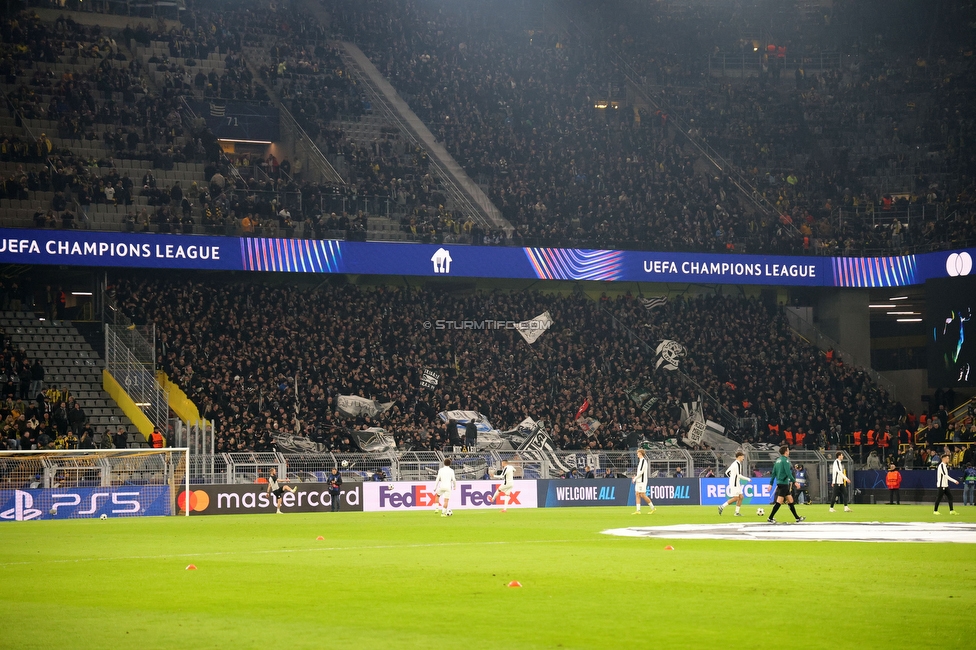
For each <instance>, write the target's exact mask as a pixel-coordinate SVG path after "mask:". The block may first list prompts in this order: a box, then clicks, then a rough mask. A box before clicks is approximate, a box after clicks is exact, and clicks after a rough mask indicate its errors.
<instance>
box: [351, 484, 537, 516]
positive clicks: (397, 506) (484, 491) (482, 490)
mask: <svg viewBox="0 0 976 650" xmlns="http://www.w3.org/2000/svg"><path fill="white" fill-rule="evenodd" d="M536 484H537V481H515V487H513V488H512V491H511V492H510V502H509V504H508V507H509V508H537V507H539V500H538V496H537V490H536V487H537V486H536ZM499 485H500V483H499V482H498V481H458V482H457V485H456V487H455V488H454V490H453V491H452V492H451V501H450V503H449V506H450V508H451V510H478V509H484V508H492V507H499V506H501V504H502V503H503V501H502V498H501V497H499V498H498V499H496V500H495V501H494V502H492V501H491V497H492V495H493V494H494V493H495V490H497V489H498V486H499ZM436 503H437V496H436V495H435V494H434V482H433V481H423V482H415V481H409V482H404V481H400V482H395V483H364V484H363V510H365V511H366V512H390V511H400V512H404V511H409V510H414V509H425V508H433V507H434V505H435V504H436Z"/></svg>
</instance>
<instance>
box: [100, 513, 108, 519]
mask: <svg viewBox="0 0 976 650" xmlns="http://www.w3.org/2000/svg"><path fill="white" fill-rule="evenodd" d="M99 519H108V515H107V514H105V513H104V512H103V513H102V514H101V516H99Z"/></svg>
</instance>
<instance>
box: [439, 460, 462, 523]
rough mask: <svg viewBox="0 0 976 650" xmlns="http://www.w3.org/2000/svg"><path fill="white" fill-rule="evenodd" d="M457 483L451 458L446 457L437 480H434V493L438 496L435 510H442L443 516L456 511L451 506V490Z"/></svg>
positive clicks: (448, 515)
mask: <svg viewBox="0 0 976 650" xmlns="http://www.w3.org/2000/svg"><path fill="white" fill-rule="evenodd" d="M456 485H457V481H456V480H455V478H454V470H453V469H452V468H451V459H450V458H445V459H444V466H443V467H441V468H440V469H439V470H437V480H436V481H435V482H434V494H435V495H436V497H437V505H435V506H434V511H435V512H440V513H441V517H450V516H451V515H453V514H454V513H453V512H451V509H450V507H449V505H450V502H451V492H452V491H453V490H454V488H455V487H456Z"/></svg>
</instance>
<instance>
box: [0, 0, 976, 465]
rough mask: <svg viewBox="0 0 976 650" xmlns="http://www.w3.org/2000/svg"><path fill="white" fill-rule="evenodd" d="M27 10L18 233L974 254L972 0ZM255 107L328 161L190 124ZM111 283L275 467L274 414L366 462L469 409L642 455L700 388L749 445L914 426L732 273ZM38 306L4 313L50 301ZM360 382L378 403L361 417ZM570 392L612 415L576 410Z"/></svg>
mask: <svg viewBox="0 0 976 650" xmlns="http://www.w3.org/2000/svg"><path fill="white" fill-rule="evenodd" d="M30 4H31V6H30V7H29V8H28V9H26V10H23V11H19V12H17V13H14V14H7V15H5V16H4V18H3V21H2V24H0V36H2V39H0V41H2V42H0V80H2V84H0V87H2V90H3V94H4V105H3V106H2V108H0V226H3V227H11V228H13V227H17V228H55V229H59V228H64V229H90V230H106V231H124V232H125V231H127V232H135V233H143V232H145V233H183V234H194V233H195V234H204V233H206V234H219V235H243V236H245V237H248V236H278V237H288V238H303V239H324V238H330V239H350V240H357V239H370V240H376V239H390V240H397V241H415V242H426V243H442V242H450V243H465V244H492V245H499V246H523V245H545V246H568V247H583V248H586V247H593V248H615V249H635V248H636V249H642V250H656V251H695V252H720V253H732V252H735V253H741V252H749V253H772V254H806V255H811V256H815V255H824V254H864V253H868V254H871V253H879V252H883V253H885V254H902V253H920V252H925V251H933V250H948V249H953V248H964V247H966V246H972V245H973V242H974V241H976V211H974V190H976V188H974V172H976V159H974V157H973V156H974V154H973V148H972V146H971V142H972V139H973V136H974V135H976V133H974V130H976V121H974V120H973V116H972V106H973V100H974V99H976V98H974V96H973V93H974V92H976V90H974V89H976V83H974V81H976V79H974V76H976V68H974V64H973V56H972V54H973V52H972V43H971V42H970V41H969V40H967V38H968V35H969V34H970V31H968V30H967V28H966V27H965V26H966V25H968V24H971V22H972V20H973V19H974V17H976V14H974V6H973V3H972V2H961V3H951V4H950V5H947V6H945V7H944V8H943V11H942V12H941V13H940V14H938V15H936V16H935V17H934V18H932V20H936V21H938V23H939V26H940V34H941V35H942V38H940V39H939V40H937V41H932V40H931V39H928V38H925V37H924V35H920V34H917V33H914V32H912V30H910V29H909V28H908V27H906V26H905V25H904V24H902V23H901V22H899V21H898V20H896V19H895V18H894V17H893V18H891V19H890V20H889V19H884V18H881V19H878V20H877V21H876V22H875V23H874V24H873V25H872V29H871V30H869V32H870V33H869V34H867V33H865V32H864V31H863V30H859V29H855V28H853V27H852V25H855V24H859V21H860V20H861V18H862V16H863V14H864V12H865V11H866V9H865V7H864V6H863V5H865V4H872V5H878V4H879V3H859V2H853V1H851V0H847V1H835V2H833V3H832V5H831V7H830V8H829V9H828V10H824V9H823V6H822V5H821V4H820V3H814V2H811V3H804V2H793V3H783V4H782V7H781V8H780V9H778V10H776V11H774V12H773V13H772V15H770V13H769V12H768V9H769V4H770V3H764V2H754V3H739V4H736V5H735V7H736V8H735V9H733V4H732V3H727V4H726V3H708V2H703V3H697V2H688V3H681V2H674V3H650V4H647V5H640V6H638V5H631V4H628V3H619V5H620V6H618V7H615V11H614V12H610V11H602V12H601V13H599V15H594V14H591V8H590V7H588V6H587V5H586V4H585V3H572V2H567V3H564V4H562V5H559V6H558V7H557V8H556V10H554V11H551V12H549V13H546V14H545V15H543V14H540V13H538V12H536V11H533V10H529V9H526V7H525V5H524V3H520V2H514V1H509V0H497V1H496V0H493V1H488V2H451V3H424V2H411V1H407V0H365V1H363V0H358V1H356V2H348V1H346V0H334V1H331V0H326V1H325V2H316V1H314V0H312V1H309V2H297V1H295V0H292V1H289V2H276V3H268V2H261V1H256V0H245V1H244V2H224V1H223V0H218V1H216V2H188V3H186V6H185V8H184V9H183V10H181V11H180V12H179V13H178V19H179V20H178V21H177V20H171V19H169V18H170V17H165V16H151V17H150V16H146V17H139V16H132V15H128V13H127V12H128V11H129V10H130V9H127V7H128V5H127V4H125V3H113V2H109V3H105V4H104V5H102V4H98V3H86V4H85V5H84V7H83V9H84V12H83V13H77V12H73V11H69V10H72V9H81V8H82V5H81V3H74V2H72V1H71V0H69V1H68V2H67V3H66V4H64V3H62V4H57V3H51V4H47V3H43V2H41V3H30ZM604 4H605V3H604ZM73 5H77V6H73ZM740 5H745V6H740ZM604 9H606V7H604ZM99 10H104V11H105V19H104V20H103V21H99V20H98V19H97V17H96V18H95V19H92V15H91V12H92V11H96V12H97V11H99ZM882 13H883V12H882ZM608 15H617V16H618V19H616V20H612V21H611V20H607V19H606V18H605V17H606V16H608ZM83 18H84V20H83ZM110 18H111V19H113V20H109V19H110ZM99 22H104V23H105V25H111V26H104V25H101V26H100V25H98V23H99ZM801 35H802V36H801ZM352 46H355V48H358V50H361V51H362V52H363V53H364V54H365V55H366V56H367V57H368V59H369V61H370V63H371V64H372V65H373V66H375V69H376V71H378V73H379V74H380V75H382V77H383V78H384V79H385V80H387V81H388V82H389V84H390V85H391V86H392V88H393V89H394V90H395V91H396V93H398V95H399V96H400V97H401V98H402V99H403V100H404V101H405V102H406V104H407V105H409V107H410V109H411V110H412V111H413V113H414V114H415V115H416V117H417V118H419V119H420V120H421V121H422V122H423V124H424V125H425V127H426V128H427V129H428V130H429V132H430V134H431V135H432V137H433V139H434V141H435V142H436V144H437V145H439V146H442V147H443V148H444V149H445V150H446V151H447V153H448V154H449V155H450V156H451V157H452V158H453V159H454V160H456V161H457V164H458V165H459V170H458V174H460V175H463V176H464V177H466V178H467V182H469V183H471V184H472V185H475V186H477V187H478V188H480V190H481V191H482V192H483V194H484V196H485V197H487V200H489V201H490V202H491V204H492V206H493V207H494V209H493V210H483V209H478V208H477V206H474V207H472V203H466V202H464V201H462V200H460V199H459V198H458V197H459V195H458V194H457V193H456V188H457V186H458V184H459V181H458V175H457V174H454V173H451V174H448V173H446V172H445V167H444V166H443V165H441V164H440V163H438V162H437V160H435V158H436V155H435V153H434V152H433V149H432V148H430V147H428V146H426V145H427V144H429V142H425V141H423V138H418V137H417V135H416V132H415V131H410V130H409V129H405V128H404V127H403V124H402V123H399V122H397V120H396V119H392V118H391V116H390V114H389V112H384V111H380V110H379V107H378V106H376V104H375V96H374V95H373V94H371V93H372V91H371V90H368V87H369V88H371V87H372V83H373V82H372V81H371V80H370V79H369V75H368V71H367V70H366V67H368V66H366V67H364V66H363V65H354V63H353V60H352V59H351V58H350V57H351V56H352V54H351V53H352V52H353V51H354V50H353V49H352ZM238 104H240V105H248V106H273V107H274V108H276V109H277V110H279V111H280V112H281V114H282V116H283V117H282V123H283V124H284V123H285V122H286V121H287V122H288V124H294V125H295V127H294V128H295V131H296V132H297V133H299V134H300V136H299V137H297V139H298V140H301V139H302V138H306V139H307V140H309V141H310V142H311V143H312V144H314V147H313V151H312V153H311V154H310V153H308V150H302V151H303V153H299V149H298V148H297V147H298V145H295V148H294V149H293V151H294V152H295V153H294V156H293V158H294V159H293V160H291V159H289V158H287V157H283V156H281V157H280V159H279V157H276V156H274V155H270V154H269V155H266V154H268V150H267V149H265V150H263V151H261V152H257V150H253V151H252V150H251V149H248V148H246V147H241V148H240V149H238V150H235V149H233V148H232V147H227V146H226V143H222V142H221V139H220V138H219V137H218V135H217V134H215V133H214V132H213V129H212V128H211V127H210V126H208V124H210V123H209V122H208V121H207V119H205V118H206V116H205V115H203V114H200V113H199V110H200V107H201V106H203V107H206V108H205V110H206V111H209V113H210V116H211V117H213V116H214V115H218V116H219V115H223V114H224V113H223V111H226V110H230V107H231V106H234V105H238ZM285 116H287V117H285ZM460 184H461V185H463V183H460ZM112 276H113V277H112V280H111V283H110V284H111V291H112V294H113V297H114V300H116V301H117V304H118V306H119V308H120V309H122V310H123V311H124V312H125V313H126V314H127V315H128V317H129V318H131V319H132V320H133V322H134V323H135V324H136V325H137V326H139V327H154V328H155V332H156V334H157V339H156V341H157V350H156V355H157V358H156V361H157V363H158V367H159V368H160V369H162V370H164V371H165V372H166V373H167V374H168V376H169V378H170V379H171V380H172V381H173V382H174V383H175V384H177V385H178V386H179V387H180V388H182V389H183V391H184V392H185V393H186V394H187V395H188V396H190V398H191V399H192V400H194V401H195V403H196V404H197V406H198V407H199V409H200V413H201V415H202V416H203V417H205V418H207V419H208V420H212V421H214V422H215V424H216V427H215V428H216V431H217V432H218V438H217V443H216V450H217V451H218V452H231V451H242V450H255V451H270V450H273V449H274V446H275V442H274V438H275V435H276V434H277V433H279V432H282V431H288V432H294V433H298V434H300V435H302V436H305V437H307V438H309V439H310V440H312V441H313V442H315V443H317V444H320V445H323V448H325V449H331V450H337V451H350V450H352V449H353V448H354V446H355V441H354V440H352V439H350V437H349V436H348V431H349V430H350V429H362V428H367V427H375V426H380V427H382V428H384V429H386V430H388V431H390V432H392V434H393V435H394V436H395V439H396V443H397V445H398V446H399V447H400V448H401V449H413V450H439V449H443V448H444V447H446V446H448V445H451V444H453V443H454V441H452V440H450V439H449V437H448V434H447V430H446V427H445V423H444V422H443V420H442V419H441V418H440V417H439V414H441V413H444V412H447V411H451V410H465V411H475V412H478V413H480V414H483V415H484V416H485V417H486V418H487V420H488V421H490V422H491V423H492V424H493V426H494V427H495V428H497V429H499V430H505V429H512V428H514V427H516V426H517V425H518V424H519V423H520V422H521V421H522V420H523V419H524V418H526V417H531V418H534V419H535V420H536V421H543V422H545V423H546V426H547V429H548V431H549V433H550V435H551V436H552V439H553V442H554V443H555V445H557V446H559V447H561V448H564V449H623V448H628V447H633V446H634V443H635V440H640V439H644V440H648V441H661V442H663V441H665V440H669V439H676V440H680V439H681V437H682V428H683V422H684V419H683V413H682V407H683V405H687V404H688V403H691V402H694V401H695V400H697V399H699V398H700V397H702V396H703V395H707V396H708V398H709V399H710V400H711V403H710V404H709V409H710V411H711V415H710V416H711V417H715V418H718V419H719V420H722V421H723V422H724V423H725V424H726V425H728V428H729V433H730V434H734V436H735V437H736V438H737V439H738V440H739V441H740V442H750V443H761V442H768V443H773V444H779V443H781V442H783V441H786V440H789V441H790V442H793V443H795V444H798V445H800V446H808V447H810V448H821V449H823V448H830V447H836V446H838V445H849V444H851V442H852V440H853V438H852V436H853V433H854V432H855V431H857V432H864V434H865V436H866V435H867V432H868V431H870V432H871V433H872V441H874V440H877V443H878V444H880V442H881V441H882V440H885V441H886V442H885V444H886V445H888V444H890V445H892V446H896V445H897V442H899V441H901V442H905V443H907V442H914V438H913V437H912V436H911V432H912V431H914V429H915V427H916V425H917V424H918V420H917V419H915V416H914V414H913V413H909V412H908V410H907V409H905V408H904V407H903V406H901V405H900V404H899V403H897V402H896V401H894V400H892V399H891V398H890V397H889V395H888V394H887V393H886V391H885V390H884V389H883V388H882V387H880V386H879V385H878V384H877V383H876V382H875V380H874V378H872V375H870V374H869V373H868V372H867V371H866V369H863V368H858V367H856V366H855V365H854V364H851V363H849V362H845V360H844V359H843V358H842V357H840V356H835V355H825V354H824V352H823V351H822V350H820V349H819V348H818V347H816V346H815V345H813V344H810V343H808V342H806V341H804V340H802V339H800V338H799V337H798V336H797V335H796V333H795V332H794V331H792V329H791V327H790V325H789V323H788V322H787V320H786V317H785V315H784V314H783V313H782V311H781V310H780V309H779V308H778V307H777V306H776V304H775V301H774V302H773V303H772V304H770V302H769V301H763V300H760V299H758V298H757V297H754V296H753V297H746V296H744V295H740V294H738V293H735V292H733V291H727V292H725V293H723V292H722V291H716V292H713V293H712V295H694V294H689V295H688V296H679V295H675V296H671V297H670V299H669V300H666V301H661V302H657V303H655V304H653V305H652V306H648V303H646V302H645V301H643V300H642V298H644V296H642V295H640V293H639V292H635V293H633V294H630V293H628V294H626V295H614V296H613V297H606V296H603V297H601V296H599V295H596V296H594V295H593V293H592V292H590V293H587V292H586V291H582V290H579V291H575V292H572V291H570V292H566V291H563V292H562V293H558V294H549V293H544V292H539V291H535V290H528V291H519V292H514V293H513V292H509V291H506V290H503V289H501V288H498V289H487V290H474V289H472V288H464V289H456V288H455V289H452V288H444V287H436V286H428V287H423V286H417V287H411V286H409V283H407V284H406V285H404V284H401V283H396V284H395V286H394V285H392V284H391V285H390V286H376V287H370V286H360V285H357V284H355V283H352V282H344V281H341V280H337V281H334V282H332V281H330V282H325V283H322V284H315V285H308V286H306V285H300V284H299V285H293V284H287V283H285V284H271V283H268V282H262V281H251V280H248V281H242V280H240V279H239V278H234V279H229V278H218V277H196V276H189V275H177V276H160V275H154V276H151V277H150V276H145V277H143V276H139V275H131V274H119V273H113V274H112ZM22 290H23V287H21V288H19V289H18V290H17V291H18V292H20V291H22ZM28 291H34V295H32V296H31V297H30V299H28V298H26V297H25V296H21V295H20V294H19V293H18V295H17V296H16V297H15V300H16V302H18V303H21V302H22V303H23V304H34V303H41V302H44V301H45V300H48V299H50V296H51V291H50V289H48V291H47V293H46V296H45V297H44V298H41V297H39V296H40V295H41V293H43V291H42V289H41V287H33V288H28ZM5 292H6V293H5V295H6V296H7V298H6V299H5V304H4V308H5V309H6V308H7V307H8V306H9V302H10V299H11V298H12V297H13V294H12V293H11V292H10V291H9V286H8V287H7V288H5ZM22 297H23V298H24V299H23V300H21V298H22ZM543 312H548V313H550V314H551V315H552V319H553V322H554V326H553V328H552V329H551V330H550V331H548V332H547V333H546V335H545V336H544V338H542V339H540V341H539V344H538V345H535V346H528V345H526V344H525V342H524V341H523V340H522V338H520V336H519V335H518V333H517V332H513V331H495V332H476V333H474V332H465V331H451V330H448V331H438V330H436V329H434V330H433V331H431V330H430V329H425V328H424V323H426V322H430V321H438V320H450V321H454V320H458V321H462V320H468V319H484V318H490V317H494V316H497V317H498V318H501V319H508V318H512V317H513V316H512V315H513V314H518V318H519V319H522V318H528V317H530V316H533V315H535V314H538V313H543ZM11 327H17V325H13V324H11ZM8 333H9V332H8ZM660 340H681V341H682V342H684V345H685V347H686V348H687V357H686V359H687V360H686V361H685V362H684V363H683V364H682V366H681V369H680V372H673V373H666V372H658V373H649V372H646V370H647V367H648V364H649V363H651V362H652V358H653V353H654V352H653V348H654V345H656V343H657V342H658V341H660ZM6 343H7V352H8V354H7V356H6V362H5V363H6V364H7V367H6V368H5V369H6V371H7V373H8V374H10V375H11V376H12V375H13V374H18V377H19V371H20V370H21V369H22V367H20V366H22V364H23V361H24V358H22V357H23V355H19V354H18V352H17V350H16V349H15V348H16V345H15V344H14V343H12V342H11V340H10V339H9V338H8V339H7V340H6ZM17 364H20V366H18V365H17ZM425 369H434V370H436V371H437V372H438V373H439V375H440V383H439V384H438V386H437V387H436V388H435V389H433V390H428V389H426V388H424V387H423V386H421V374H422V373H423V371H424V370H425ZM648 394H650V395H654V396H655V397H654V399H653V401H650V402H649V400H647V399H643V398H642V399H638V398H636V397H635V395H648ZM11 395H12V396H13V394H12V393H11ZM340 395H354V396H361V397H363V398H366V399H368V400H375V402H377V403H382V404H388V403H392V406H391V407H389V408H388V409H387V410H385V412H384V413H382V415H377V416H374V417H373V418H370V417H366V416H363V415H360V416H358V417H354V418H345V417H342V416H341V415H340V414H339V413H338V409H337V399H338V397H339V396H340ZM29 399H33V396H30V397H29ZM584 403H585V404H586V405H588V409H587V412H586V418H587V419H588V421H589V420H592V421H595V422H597V423H598V426H596V427H593V426H590V427H589V428H587V429H583V428H581V427H580V426H579V423H578V419H579V413H578V411H579V409H580V407H581V404H584ZM938 406H941V405H937V404H932V409H933V411H936V410H938V408H937V407H938ZM8 412H11V410H10V409H8ZM21 412H22V411H21ZM14 419H16V418H14ZM8 424H10V423H8ZM105 424H106V425H108V424H110V423H109V422H106V423H105ZM111 424H114V423H111ZM944 424H946V423H943V425H944ZM51 426H52V430H53V429H56V428H57V427H55V426H54V425H51ZM14 428H16V427H14ZM106 432H108V431H107V427H103V429H102V430H101V431H97V432H96V433H98V434H99V440H100V441H101V440H104V439H105V436H103V435H101V434H103V433H106ZM971 435H972V430H971V428H970V429H968V430H967V429H962V430H961V431H960V438H959V440H957V442H960V441H963V440H964V439H965V438H966V437H967V436H971ZM635 436H636V437H635ZM875 436H876V438H875ZM55 438H56V436H54V435H49V436H48V437H47V439H48V440H50V441H51V444H54V440H55ZM33 439H34V440H35V442H36V439H37V436H36V433H35V434H34V438H33ZM947 441H948V442H952V441H953V438H951V437H950V438H949V439H948V440H947ZM930 442H933V443H934V442H939V443H942V442H944V441H943V440H941V439H940V440H932V441H930Z"/></svg>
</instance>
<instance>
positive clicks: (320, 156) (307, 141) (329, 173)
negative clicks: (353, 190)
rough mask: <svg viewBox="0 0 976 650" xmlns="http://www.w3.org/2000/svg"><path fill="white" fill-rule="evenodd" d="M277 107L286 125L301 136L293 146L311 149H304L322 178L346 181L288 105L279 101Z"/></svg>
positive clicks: (343, 183)
mask: <svg viewBox="0 0 976 650" xmlns="http://www.w3.org/2000/svg"><path fill="white" fill-rule="evenodd" d="M278 108H279V110H281V115H282V117H284V118H285V122H286V123H287V125H288V126H289V127H290V128H293V129H295V130H296V131H298V135H300V136H301V138H296V139H295V146H296V147H298V146H301V147H303V148H307V149H310V150H311V151H310V152H309V151H308V150H307V151H306V153H307V154H309V155H308V159H309V161H311V162H313V164H316V165H318V166H319V170H320V171H321V172H322V176H323V178H325V179H326V180H331V182H333V183H336V184H337V185H345V184H346V181H345V180H343V178H342V176H341V175H340V174H339V172H338V171H336V168H335V167H333V166H332V163H330V162H329V159H328V158H326V157H325V154H324V153H322V150H321V149H319V147H318V145H317V144H315V140H313V139H312V138H311V137H309V135H308V133H306V132H305V129H303V128H302V125H301V124H299V123H298V120H296V119H295V116H294V115H292V114H291V111H290V110H288V107H286V106H285V104H284V102H280V101H279V106H278ZM289 178H290V177H289Z"/></svg>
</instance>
